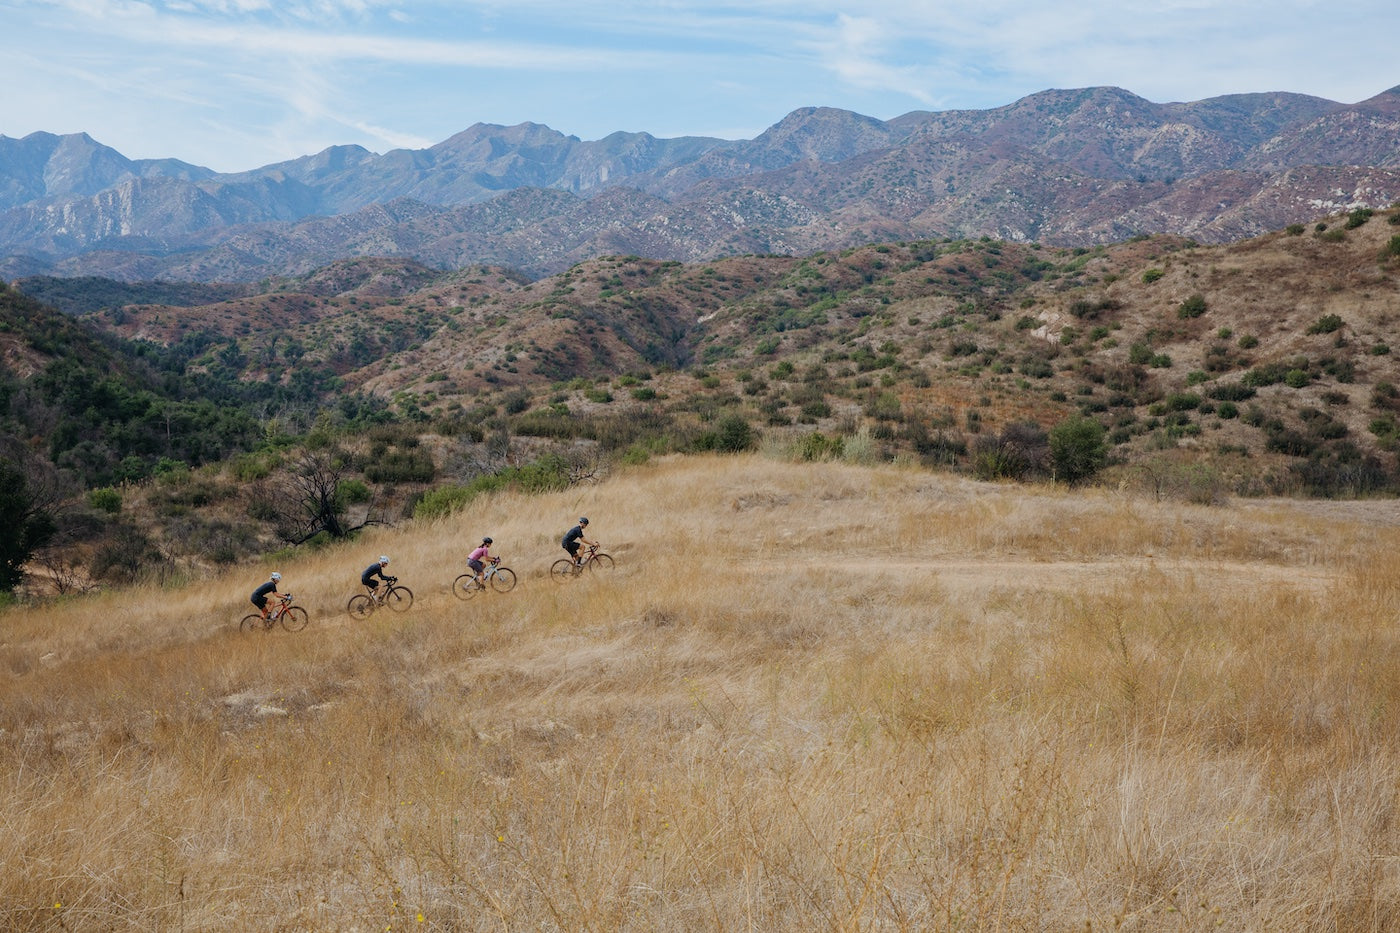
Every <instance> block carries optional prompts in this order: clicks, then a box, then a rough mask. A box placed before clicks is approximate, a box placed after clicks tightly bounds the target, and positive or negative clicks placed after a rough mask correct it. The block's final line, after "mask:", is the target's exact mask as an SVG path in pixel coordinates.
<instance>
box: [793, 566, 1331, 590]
mask: <svg viewBox="0 0 1400 933" xmlns="http://www.w3.org/2000/svg"><path fill="white" fill-rule="evenodd" d="M771 563H772V565H774V566H777V565H779V564H784V565H786V566H789V567H791V566H792V563H793V562H792V561H772V562H771ZM803 563H810V565H811V566H813V567H817V566H819V565H823V564H827V563H829V559H828V558H821V557H813V558H812V559H811V560H810V561H803ZM841 568H842V570H843V571H850V572H860V573H870V574H879V573H881V572H885V573H896V574H900V575H904V574H908V573H927V574H929V575H930V576H931V577H932V578H933V579H935V580H937V581H938V582H939V583H941V584H942V585H944V586H946V587H947V588H949V589H952V590H956V591H958V592H989V591H994V590H998V589H1003V588H1008V587H1011V588H1015V589H1037V590H1056V591H1072V590H1085V589H1095V588H1097V589H1103V590H1111V589H1115V588H1119V587H1123V586H1129V585H1132V584H1133V582H1134V581H1136V580H1139V579H1141V578H1143V577H1154V576H1160V577H1163V578H1176V579H1179V580H1180V579H1188V578H1194V579H1197V580H1199V581H1201V582H1202V583H1203V584H1205V583H1211V582H1215V583H1219V582H1222V581H1228V582H1229V584H1230V585H1231V586H1234V587H1263V586H1272V587H1277V586H1291V587H1296V588H1299V589H1303V590H1307V591H1310V592H1314V593H1322V592H1324V591H1325V590H1326V589H1327V588H1328V587H1329V586H1331V585H1332V584H1333V583H1334V582H1336V574H1335V573H1334V572H1333V571H1331V570H1329V569H1327V568H1322V567H1297V566H1292V565H1286V564H1270V563H1261V562H1252V561H1177V560H1163V559H1157V558H1144V557H1135V558H1106V559H1104V560H1060V561H1037V560H1004V559H987V560H977V559H961V560H943V559H939V558H937V557H930V558H928V559H925V560H914V559H910V558H903V557H897V558H866V559H857V560H843V561H841Z"/></svg>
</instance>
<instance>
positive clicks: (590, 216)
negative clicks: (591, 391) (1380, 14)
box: [0, 87, 1400, 282]
mask: <svg viewBox="0 0 1400 933" xmlns="http://www.w3.org/2000/svg"><path fill="white" fill-rule="evenodd" d="M1397 101H1400V91H1398V90H1396V89H1391V90H1388V91H1384V92H1382V93H1380V94H1377V95H1376V96H1374V97H1372V98H1370V99H1369V100H1365V101H1361V102H1359V103H1356V104H1349V105H1346V104H1339V103H1335V102H1331V101H1325V100H1320V99H1317V98H1311V97H1305V96H1302V95H1296V94H1270V93H1260V94H1240V95H1230V96H1226V97H1220V98H1212V99H1208V100H1203V101H1194V102H1190V103H1167V104H1158V103H1153V102H1151V101H1147V100H1144V99H1143V98H1141V97H1138V96H1137V95H1135V94H1132V93H1131V92H1129V91H1126V90H1123V89H1121V88H1113V87H1091V88H1078V89H1068V90H1062V89H1054V90H1047V91H1042V92H1040V93H1037V94H1032V95H1030V96H1028V97H1026V98H1023V99H1022V100H1019V101H1016V102H1014V103H1012V104H1009V105H1007V106H1005V107H999V108H994V109H991V110H986V111H950V112H914V113H909V114H905V115H903V116H900V117H898V118H895V119H893V120H889V121H881V120H876V119H873V118H870V117H866V116H863V115H860V114H855V113H850V112H846V111H840V110H836V109H833V108H827V107H810V108H803V109H801V110H798V111H794V112H793V113H791V114H789V115H788V116H786V117H784V118H783V119H782V120H780V121H779V122H778V123H776V124H774V125H773V126H772V127H770V128H769V129H768V130H766V131H765V132H763V133H761V134H759V136H757V137H755V138H754V139H752V140H737V141H727V140H718V139H705V138H680V139H669V140H663V139H656V138H655V137H652V136H650V135H648V134H645V133H640V134H638V133H615V134H611V135H609V136H608V137H606V138H605V139H602V140H596V141H583V140H579V139H577V138H574V137H570V136H565V135H564V134H562V133H558V132H556V131H554V130H551V129H549V128H548V127H544V126H540V125H538V124H533V123H524V124H520V125H518V126H513V127H503V126H494V125H486V124H477V125H474V126H472V127H469V128H467V129H466V130H464V131H462V132H461V133H459V134H457V135H454V136H453V137H452V138H450V139H448V140H445V141H443V142H442V143H439V144H437V145H435V146H431V147H428V148H426V149H421V150H412V151H409V150H396V151H393V152H389V153H384V154H382V155H381V154H376V153H370V152H367V151H365V150H363V149H360V148H358V147H348V146H339V147H332V148H330V149H328V150H326V151H324V152H321V153H318V154H315V155H309V156H306V157H304V158H302V159H297V160H293V161H291V162H286V163H280V164H277V165H269V166H264V167H262V168H260V169H256V170H253V171H249V172H242V173H237V174H233V175H216V174H214V173H210V172H207V171H204V170H196V169H194V168H193V167H191V166H187V165H184V164H182V163H178V162H175V161H173V160H165V161H145V162H133V161H130V160H126V159H125V158H124V157H122V156H121V155H120V154H119V153H116V152H115V151H113V150H111V149H109V148H107V147H104V146H101V145H100V144H98V143H96V142H95V141H94V140H91V139H88V138H87V137H85V136H72V137H57V136H53V135H52V134H34V135H33V136H31V137H26V138H25V139H22V140H10V139H6V138H4V137H0V274H3V275H4V276H5V277H6V278H16V277H20V276H32V275H42V274H49V275H55V276H61V277H79V276H101V277H105V278H114V279H121V280H125V281H138V280H156V279H159V280H165V281H174V280H180V281H196V282H209V281H223V282H234V281H236V282H256V281H260V280H263V279H266V278H269V277H272V276H284V275H302V274H305V273H308V272H310V271H312V270H314V269H316V268H318V267H321V266H325V265H327V264H330V263H333V262H335V261H337V260H340V259H346V258H350V257H354V256H361V255H378V256H394V257H399V258H405V259H412V260H416V261H418V262H422V263H426V264H428V265H430V266H433V267H435V268H442V269H450V268H460V267H464V266H476V265H490V266H508V267H511V268H515V269H519V270H521V271H523V272H524V273H526V274H527V275H529V276H531V277H540V276H545V275H550V274H554V273H558V272H562V271H564V270H565V269H567V268H569V267H570V266H571V265H573V264H575V263H577V262H580V261H584V260H587V259H590V258H592V257H595V256H598V255H607V254H618V255H629V254H635V255H639V256H643V257H647V258H651V259H657V260H668V261H680V262H688V263H690V262H703V261H710V260H716V259H719V258H721V257H724V256H731V255H736V254H743V253H781V254H785V255H804V254H807V253H810V252H814V251H822V250H839V249H844V248H850V247H855V246H861V245H865V244H869V243H874V242H881V241H892V240H925V239H941V238H953V239H961V238H977V237H980V236H991V237H994V238H996V239H1001V240H1008V241H1013V242H1033V241H1035V242H1043V243H1046V244H1048V245H1054V246H1063V247H1076V246H1094V245H1097V244H1102V243H1109V242H1114V241H1118V240H1123V239H1127V238H1129V237H1132V236H1135V235H1139V234H1166V235H1176V236H1187V237H1192V238H1194V239H1196V240H1198V241H1200V242H1203V243H1224V242H1229V241H1232V240H1236V239H1239V238H1242V237H1248V236H1254V235H1258V234H1261V233H1264V232H1266V231H1268V230H1271V229H1278V228H1281V227H1283V226H1285V225H1287V224H1290V223H1294V222H1298V221H1300V220H1305V219H1308V218H1310V217H1312V216H1313V215H1316V214H1319V213H1326V212H1330V211H1340V210H1351V209H1354V208H1357V207H1369V208H1372V209H1375V208H1380V207H1384V206H1387V205H1389V204H1391V203H1393V202H1395V201H1396V200H1400V163H1397V159H1396V151H1397V150H1396V146H1395V140H1396V139H1397V136H1400V103H1397ZM50 179H52V181H50Z"/></svg>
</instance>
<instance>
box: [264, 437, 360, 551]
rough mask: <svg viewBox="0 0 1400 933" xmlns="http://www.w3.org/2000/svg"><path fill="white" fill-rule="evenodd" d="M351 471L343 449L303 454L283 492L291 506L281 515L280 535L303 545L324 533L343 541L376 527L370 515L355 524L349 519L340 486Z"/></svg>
mask: <svg viewBox="0 0 1400 933" xmlns="http://www.w3.org/2000/svg"><path fill="white" fill-rule="evenodd" d="M349 471H350V458H349V455H348V454H347V453H346V452H345V451H343V450H339V449H330V450H316V451H307V452H305V453H303V454H302V455H301V457H300V458H299V459H298V460H297V462H296V464H295V465H294V466H293V468H292V471H291V473H290V474H289V475H288V478H287V480H286V485H285V487H284V489H283V501H284V503H286V504H287V506H288V507H287V508H286V509H284V510H282V511H281V512H280V514H279V519H280V520H279V522H278V527H277V536H278V537H280V538H281V539H282V540H283V541H286V542H288V543H290V544H301V543H303V542H305V541H308V540H310V539H311V538H314V537H315V536H316V535H318V534H320V533H322V532H325V533H326V534H328V535H330V536H331V537H332V538H343V537H345V536H346V535H348V534H350V533H351V532H353V531H357V530H359V529H360V528H363V527H364V526H365V525H370V524H376V523H377V522H376V520H375V519H372V518H370V517H369V515H368V514H367V515H366V517H365V520H364V521H363V522H360V523H359V524H356V525H352V524H350V523H349V522H348V521H347V520H346V517H345V505H346V503H345V499H344V497H343V496H342V495H341V491H340V483H341V480H342V479H344V478H345V477H346V476H347V474H348V473H349Z"/></svg>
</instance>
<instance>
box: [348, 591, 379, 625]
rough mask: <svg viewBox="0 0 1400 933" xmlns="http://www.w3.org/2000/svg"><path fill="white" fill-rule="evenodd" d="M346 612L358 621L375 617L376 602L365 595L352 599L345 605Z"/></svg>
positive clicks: (352, 597)
mask: <svg viewBox="0 0 1400 933" xmlns="http://www.w3.org/2000/svg"><path fill="white" fill-rule="evenodd" d="M345 608H346V610H347V611H348V612H349V613H350V615H352V616H354V617H355V618H356V619H368V618H369V617H370V616H372V615H374V600H372V599H370V598H369V597H368V596H366V595H365V594H364V593H360V594H358V595H355V596H351V597H350V602H348V603H346V604H345Z"/></svg>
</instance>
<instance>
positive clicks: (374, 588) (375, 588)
mask: <svg viewBox="0 0 1400 933" xmlns="http://www.w3.org/2000/svg"><path fill="white" fill-rule="evenodd" d="M387 566H389V558H387V557H384V556H382V555H381V556H380V558H379V560H378V561H377V562H376V563H373V564H370V565H369V566H368V567H366V568H365V571H364V573H362V574H360V582H361V583H363V584H364V585H365V587H366V588H367V589H368V590H369V593H370V595H371V596H373V597H374V598H375V600H376V601H378V599H379V580H383V581H384V582H385V583H389V584H393V583H397V582H399V578H398V577H391V576H389V575H388V574H387V573H385V572H384V568H385V567H387ZM375 576H378V577H379V580H376V579H374V578H375Z"/></svg>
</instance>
